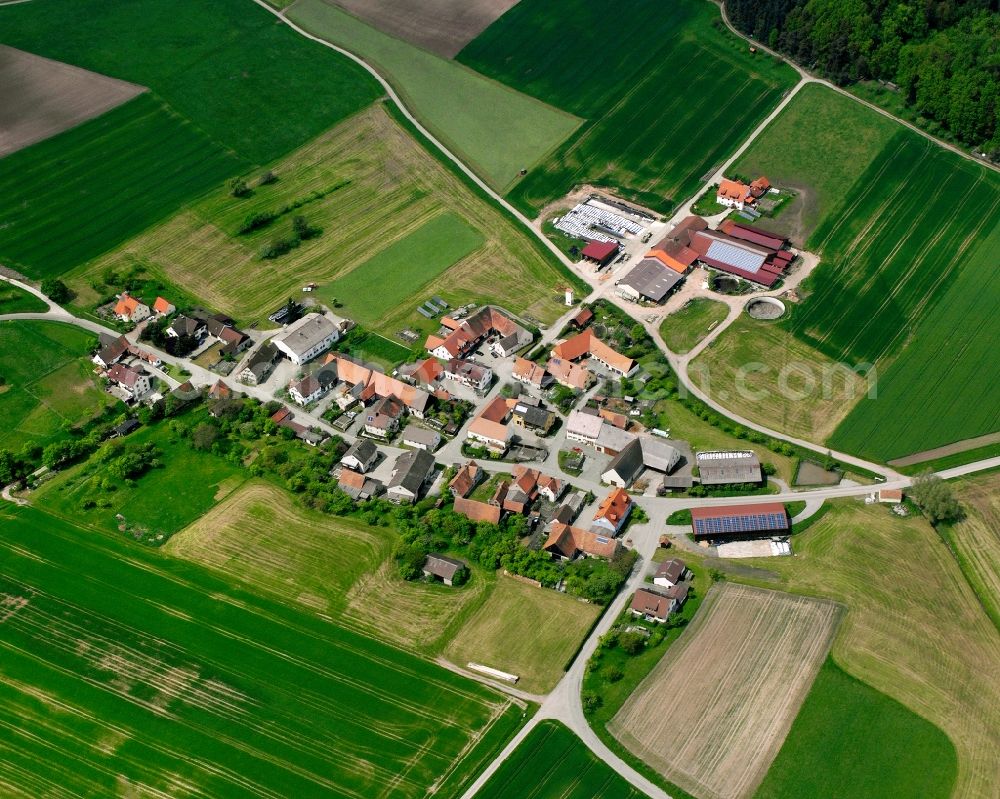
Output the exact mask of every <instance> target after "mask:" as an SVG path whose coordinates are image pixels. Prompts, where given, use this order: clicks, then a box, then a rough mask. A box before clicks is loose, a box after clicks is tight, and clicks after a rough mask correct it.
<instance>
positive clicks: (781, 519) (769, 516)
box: [693, 511, 788, 535]
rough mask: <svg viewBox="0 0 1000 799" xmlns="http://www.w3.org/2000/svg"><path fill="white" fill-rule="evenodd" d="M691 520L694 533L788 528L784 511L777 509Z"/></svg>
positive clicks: (704, 533) (780, 529)
mask: <svg viewBox="0 0 1000 799" xmlns="http://www.w3.org/2000/svg"><path fill="white" fill-rule="evenodd" d="M693 521H694V532H695V535H726V534H728V533H755V532H761V531H766V530H775V531H783V530H787V529H788V516H787V515H786V514H785V513H784V512H777V511H775V512H770V513H744V514H740V515H738V516H713V517H711V518H708V519H694V520H693Z"/></svg>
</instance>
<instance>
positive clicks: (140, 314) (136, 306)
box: [115, 292, 150, 322]
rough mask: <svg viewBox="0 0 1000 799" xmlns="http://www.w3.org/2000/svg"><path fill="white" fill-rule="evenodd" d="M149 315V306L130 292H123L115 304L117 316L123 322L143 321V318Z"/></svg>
mask: <svg viewBox="0 0 1000 799" xmlns="http://www.w3.org/2000/svg"><path fill="white" fill-rule="evenodd" d="M149 315H150V310H149V306H148V305H146V304H145V303H143V302H140V301H139V300H137V299H136V298H135V297H133V296H131V295H130V294H129V293H128V292H123V293H122V295H121V296H120V297H119V298H118V302H117V303H116V304H115V316H117V317H118V318H119V319H121V320H122V321H123V322H141V321H142V320H143V319H148V318H149Z"/></svg>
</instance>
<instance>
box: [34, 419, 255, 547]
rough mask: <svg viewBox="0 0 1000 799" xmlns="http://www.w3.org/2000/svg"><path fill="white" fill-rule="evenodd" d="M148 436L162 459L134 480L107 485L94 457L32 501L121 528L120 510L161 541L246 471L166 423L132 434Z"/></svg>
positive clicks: (132, 525)
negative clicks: (201, 448)
mask: <svg viewBox="0 0 1000 799" xmlns="http://www.w3.org/2000/svg"><path fill="white" fill-rule="evenodd" d="M146 442H152V443H154V444H156V446H157V447H158V448H159V450H160V452H161V455H160V456H159V459H160V461H161V462H162V464H163V465H162V466H160V467H157V468H153V469H151V470H149V471H148V472H147V473H146V474H144V475H143V476H141V477H139V478H138V479H137V480H135V481H133V484H131V485H129V484H128V483H124V484H122V483H116V482H115V481H111V482H112V483H113V484H114V485H113V487H112V488H108V487H106V486H105V485H104V483H103V481H102V473H101V472H100V471H99V466H98V465H97V464H96V463H95V462H94V461H93V459H91V460H88V461H85V462H84V463H81V464H79V465H78V466H73V467H71V468H69V469H66V470H65V471H63V472H60V473H59V474H58V475H57V476H56V477H54V478H53V479H52V480H49V481H48V482H46V483H44V484H43V485H42V486H41V487H40V488H39V489H38V490H37V491H36V492H35V494H34V495H33V499H32V501H33V502H34V503H35V504H37V505H38V506H39V507H40V508H42V509H43V510H46V511H48V512H50V513H52V514H55V515H56V516H60V517H62V518H64V519H69V520H72V521H73V522H74V523H76V524H86V525H90V526H92V527H95V528H98V529H100V530H104V531H107V532H112V533H114V532H116V531H117V530H118V529H119V524H120V522H121V520H119V519H117V518H116V515H117V514H121V515H122V516H124V517H125V523H126V524H127V525H128V527H129V530H130V531H132V530H133V529H134V530H137V531H138V533H139V534H138V535H137V537H138V538H140V539H142V540H145V541H148V542H150V543H154V542H156V543H158V542H161V541H162V540H163V538H168V537H169V536H171V535H172V534H174V533H176V532H177V531H178V530H180V529H182V528H184V527H186V526H187V525H188V524H190V523H191V522H193V521H194V520H195V519H197V518H198V517H199V516H201V515H202V514H203V513H204V512H205V511H207V510H208V509H209V508H211V507H212V506H213V505H214V504H215V503H216V502H217V501H218V500H220V499H222V498H223V497H224V496H225V495H227V494H229V493H230V492H231V491H232V490H233V489H234V488H236V487H237V486H238V485H239V484H240V483H241V482H243V480H244V479H245V477H246V472H245V471H244V470H243V469H241V468H240V467H239V466H237V465H234V464H232V463H230V462H229V461H226V460H223V459H222V458H220V457H218V456H217V455H213V454H212V453H210V452H201V451H198V450H195V449H193V448H192V447H191V445H190V442H188V441H186V440H184V439H181V438H180V437H179V436H177V435H175V434H174V433H172V432H171V430H170V428H169V426H168V425H165V424H160V425H155V426H153V427H148V428H142V429H140V430H138V431H136V432H135V433H133V434H132V435H130V436H129V437H128V443H129V444H141V443H146ZM91 503H94V504H93V506H90V505H91ZM158 536H160V537H159V538H158Z"/></svg>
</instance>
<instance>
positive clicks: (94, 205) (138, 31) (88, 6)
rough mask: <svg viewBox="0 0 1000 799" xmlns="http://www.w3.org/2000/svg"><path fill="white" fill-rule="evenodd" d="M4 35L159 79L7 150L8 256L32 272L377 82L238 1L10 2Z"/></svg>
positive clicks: (87, 248)
mask: <svg viewBox="0 0 1000 799" xmlns="http://www.w3.org/2000/svg"><path fill="white" fill-rule="evenodd" d="M108 41H113V42H114V43H115V46H114V47H108V46H107V44H106V43H107V42H108ZM0 42H2V43H4V44H9V45H11V46H14V47H19V48H21V49H24V50H28V51H30V52H34V53H38V54H39V55H44V56H47V57H49V58H54V59H57V60H60V61H65V62H67V63H70V64H74V65H76V66H81V67H85V68H88V69H92V70H95V71H97V72H101V73H104V74H107V75H111V76H113V77H117V78H123V79H125V80H130V81H133V82H136V83H140V84H143V85H145V86H148V87H149V88H150V89H152V92H151V93H150V94H147V95H145V96H140V97H138V98H136V99H135V100H133V101H131V102H129V103H126V104H125V105H123V106H121V107H119V108H117V109H115V110H113V111H111V112H109V113H107V114H105V115H103V116H101V117H98V118H97V119H95V120H92V121H90V122H87V123H85V124H84V125H82V126H80V127H78V128H75V129H73V130H69V131H66V132H65V133H63V134H61V135H59V136H57V137H55V138H53V139H50V140H48V141H45V142H41V143H39V144H37V145H35V146H33V147H29V148H27V149H25V150H22V151H20V152H18V153H15V154H14V155H12V156H9V157H7V158H5V159H3V160H2V161H0V216H3V217H4V219H5V220H6V221H7V227H6V229H5V235H4V237H3V241H2V243H0V258H2V259H3V260H4V261H5V262H7V263H8V265H10V266H12V267H16V268H18V269H19V270H21V271H23V272H25V273H27V274H29V275H32V276H34V277H40V276H47V275H56V274H61V273H63V272H65V271H66V270H68V269H69V268H70V267H72V266H74V265H76V264H78V263H81V262H83V261H85V260H87V259H89V258H93V257H95V256H97V255H99V254H101V253H103V252H106V251H107V250H109V249H111V248H112V247H114V246H115V245H117V244H119V243H120V242H122V241H124V240H125V239H126V238H128V237H129V236H131V235H134V234H135V233H138V232H139V231H140V230H142V229H143V228H145V227H147V226H148V225H150V224H152V223H153V222H155V221H157V220H159V219H162V218H164V217H165V216H167V215H168V214H169V213H171V212H172V211H175V210H176V209H178V208H179V207H181V206H183V205H184V204H185V203H186V202H187V201H189V200H191V199H193V198H195V197H197V196H199V195H201V194H203V193H204V192H205V191H206V190H208V189H209V188H211V187H213V186H217V185H220V184H221V183H222V182H223V181H224V179H225V178H227V177H230V176H232V175H235V174H238V173H240V172H243V171H244V170H245V169H246V168H247V166H248V164H253V163H257V164H261V163H266V162H268V161H270V160H272V159H274V158H277V157H279V156H281V155H284V154H285V153H287V152H288V151H290V150H291V149H293V148H295V147H297V146H299V145H301V144H303V143H304V142H305V141H306V140H307V139H310V138H312V137H313V136H315V135H316V134H318V133H319V132H320V131H322V130H324V129H325V128H328V127H329V126H330V125H332V124H334V123H336V122H337V121H339V120H341V119H343V118H345V117H347V116H349V115H350V114H352V113H354V112H356V111H357V110H359V109H361V108H363V107H364V106H366V105H368V104H369V103H371V102H372V101H373V100H374V99H375V98H376V97H377V96H378V94H379V92H378V89H377V86H376V84H375V82H374V81H373V80H372V79H371V78H370V77H369V76H367V75H366V74H365V73H364V71H363V70H362V69H361V68H360V67H358V66H357V65H355V64H352V63H350V61H349V60H347V59H345V58H344V57H342V56H340V55H338V54H336V53H333V52H331V51H330V50H329V49H328V48H325V47H322V46H321V45H318V44H316V43H313V42H309V41H308V40H306V39H305V38H304V37H302V36H299V35H297V34H296V33H294V32H293V31H291V30H289V29H288V28H287V27H286V26H284V25H281V24H279V23H276V22H275V20H274V18H273V17H272V16H271V15H270V14H268V13H267V12H266V11H265V10H264V9H261V8H258V7H257V6H255V5H254V4H253V3H243V2H240V0H220V2H217V3H210V4H204V3H198V2H196V0H181V1H180V2H172V0H138V1H137V2H133V3H126V4H123V3H107V2H100V0H90V2H75V1H74V0H53V2H49V3H46V5H45V7H44V8H42V7H40V6H37V5H33V4H30V3H25V4H22V5H18V6H11V7H10V8H5V9H4V25H3V29H2V31H0Z"/></svg>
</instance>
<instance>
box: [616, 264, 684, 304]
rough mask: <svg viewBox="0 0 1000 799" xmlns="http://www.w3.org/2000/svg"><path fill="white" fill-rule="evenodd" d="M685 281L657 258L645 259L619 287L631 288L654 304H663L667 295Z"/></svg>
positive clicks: (619, 283) (623, 279)
mask: <svg viewBox="0 0 1000 799" xmlns="http://www.w3.org/2000/svg"><path fill="white" fill-rule="evenodd" d="M681 280H683V278H682V276H681V275H679V274H678V273H677V272H674V271H673V270H672V269H668V268H667V267H665V266H664V265H663V264H661V263H660V262H659V261H658V260H656V259H655V258H643V259H642V260H641V261H639V263H638V264H636V265H635V267H634V268H633V269H632V271H631V272H629V273H628V274H627V275H626V276H625V277H623V278H622V279H621V280H619V281H618V285H619V286H629V287H631V288H632V289H634V290H635V291H636V292H638V293H639V294H641V295H642V296H643V297H646V298H647V299H649V300H652V301H653V302H661V301H662V300H663V298H664V297H666V296H667V294H669V293H670V291H671V290H672V289H673V288H674V286H676V285H677V284H678V283H680V282H681Z"/></svg>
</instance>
